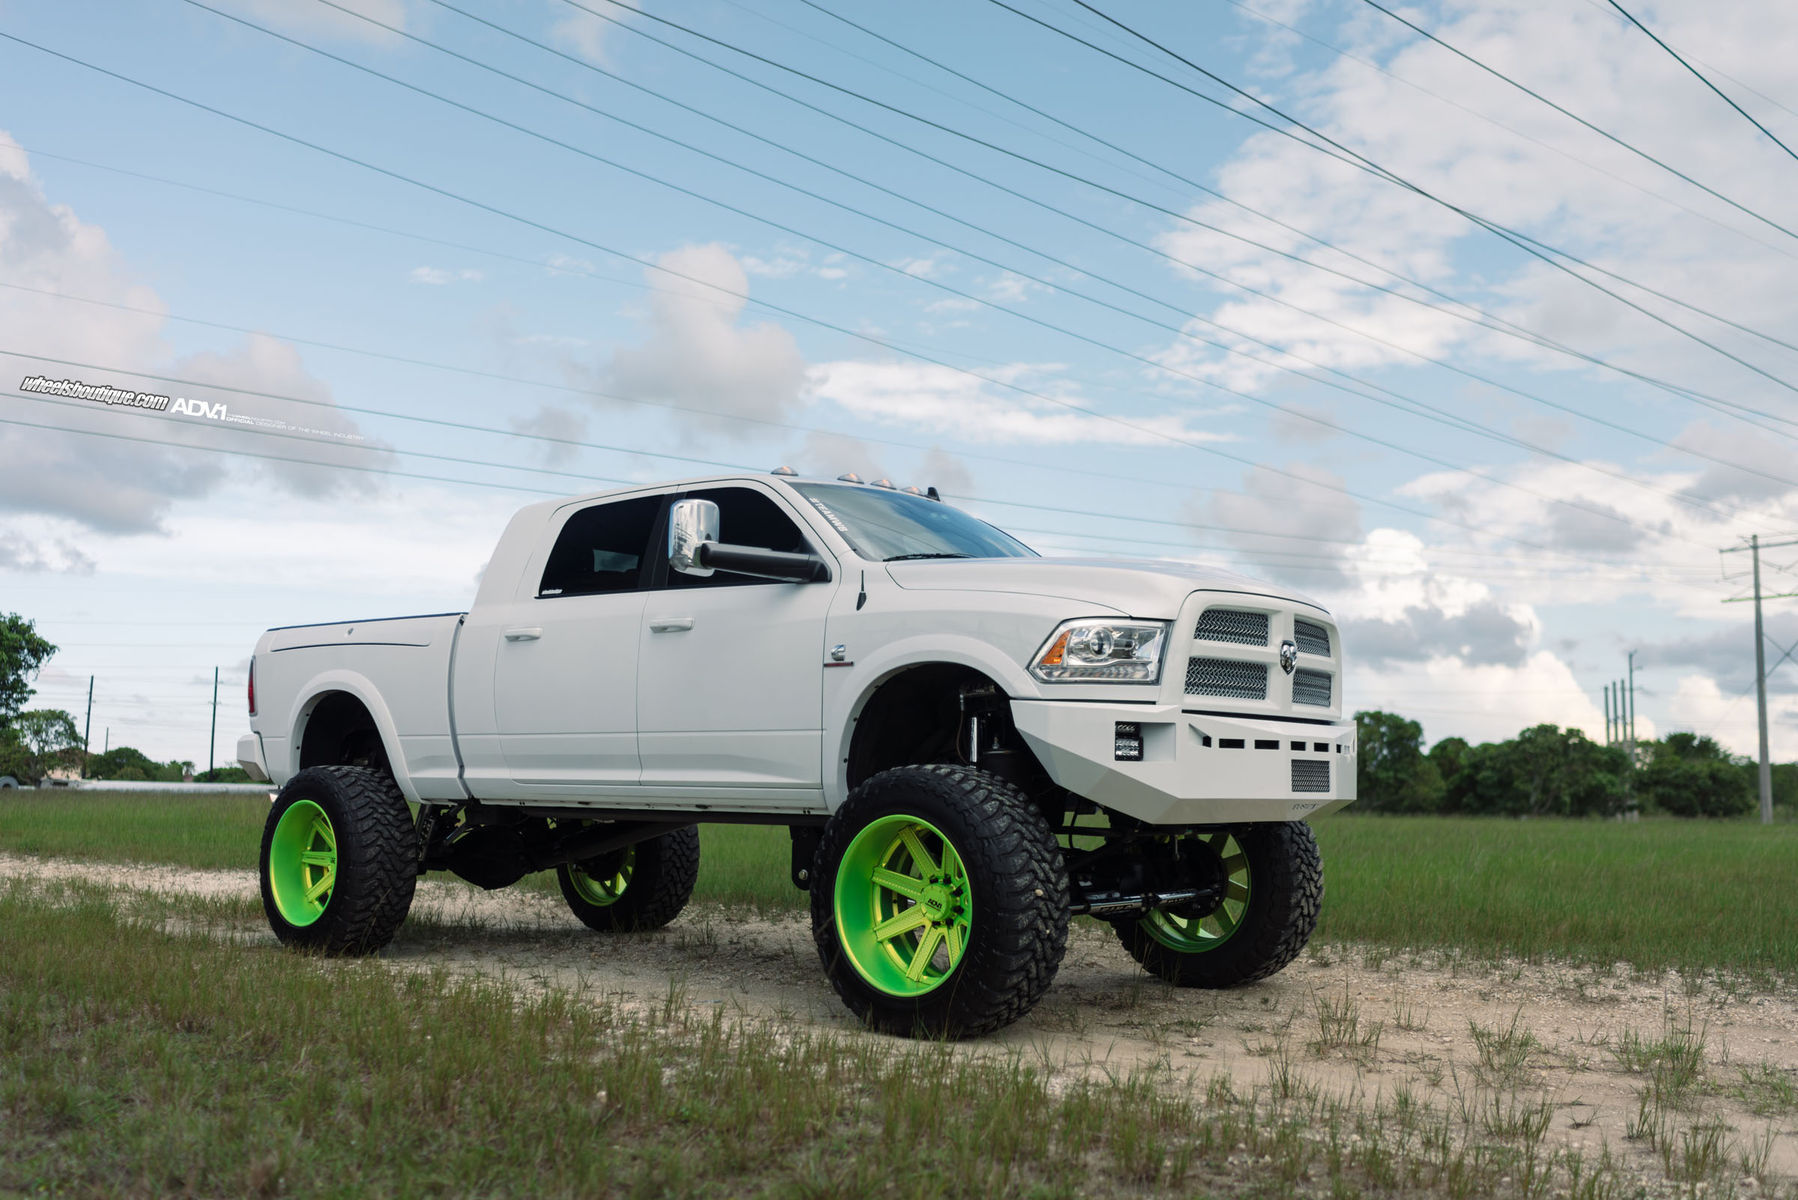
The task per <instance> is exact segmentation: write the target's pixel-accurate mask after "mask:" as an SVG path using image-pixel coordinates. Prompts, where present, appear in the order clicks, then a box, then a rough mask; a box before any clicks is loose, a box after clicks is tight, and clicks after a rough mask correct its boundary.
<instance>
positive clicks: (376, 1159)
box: [0, 881, 1732, 1200]
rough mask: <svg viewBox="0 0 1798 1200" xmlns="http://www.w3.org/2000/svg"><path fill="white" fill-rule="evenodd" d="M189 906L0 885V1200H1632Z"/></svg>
mask: <svg viewBox="0 0 1798 1200" xmlns="http://www.w3.org/2000/svg"><path fill="white" fill-rule="evenodd" d="M133 905H136V906H137V907H136V908H135V909H134V908H133ZM197 914H198V915H196V916H195V917H194V918H191V919H190V920H189V921H188V922H186V923H185V927H184V929H183V931H182V932H179V933H172V932H169V931H167V930H166V929H164V928H162V927H161V926H160V925H159V924H157V923H156V921H155V919H156V917H157V915H158V906H157V904H156V903H155V900H154V898H151V897H136V898H135V899H134V898H133V897H132V896H131V895H130V894H129V893H117V894H113V895H110V896H109V895H107V894H105V893H103V892H99V891H96V890H94V889H91V888H79V887H70V886H67V885H61V886H57V885H52V886H48V887H42V888H33V887H30V886H28V885H26V884H24V883H22V882H19V881H14V882H13V883H12V884H10V885H8V886H6V887H4V888H0V930H3V931H4V937H5V947H6V953H4V954H0V1062H3V1063H4V1064H5V1066H4V1069H3V1070H0V1127H4V1128H5V1129H6V1130H7V1136H6V1137H5V1138H4V1139H0V1195H94V1196H165V1195H171V1194H180V1195H201V1196H208V1195H232V1196H252V1195H254V1196H285V1195H295V1196H311V1195H321V1196H323V1195H330V1196H342V1195H392V1196H428V1195H481V1196H512V1195H529V1196H577V1195H578V1196H582V1197H591V1196H607V1197H636V1196H642V1197H661V1196H683V1197H685V1196H717V1197H726V1196H731V1197H734V1196H751V1197H754V1196H769V1197H774V1196H779V1197H793V1196H798V1197H837V1196H858V1197H859V1196H891V1197H918V1198H926V1197H970V1198H972V1197H981V1198H984V1197H999V1196H1007V1197H1009V1196H1017V1197H1030V1198H1039V1200H1050V1198H1054V1197H1074V1196H1084V1197H1127V1196H1144V1195H1162V1194H1182V1195H1254V1196H1264V1197H1288V1196H1290V1197H1322V1196H1332V1197H1334V1196H1360V1195H1400V1194H1420V1193H1421V1194H1428V1195H1432V1196H1440V1197H1445V1198H1452V1200H1461V1198H1463V1197H1471V1196H1490V1195H1500V1196H1507V1197H1510V1196H1515V1197H1520V1198H1524V1200H1548V1198H1549V1197H1553V1196H1567V1197H1570V1198H1572V1200H1623V1198H1624V1197H1627V1196H1629V1195H1630V1194H1631V1193H1632V1191H1633V1189H1632V1188H1631V1187H1630V1186H1629V1180H1628V1178H1627V1176H1626V1175H1625V1174H1624V1173H1623V1172H1622V1171H1621V1170H1620V1169H1619V1168H1618V1167H1617V1166H1616V1165H1615V1164H1614V1163H1613V1161H1612V1159H1611V1156H1610V1154H1609V1153H1608V1151H1607V1152H1606V1153H1604V1154H1603V1155H1602V1156H1595V1155H1590V1154H1585V1153H1582V1152H1581V1151H1579V1150H1577V1149H1571V1148H1568V1147H1564V1146H1562V1147H1557V1146H1553V1145H1551V1144H1549V1143H1548V1142H1547V1140H1546V1139H1545V1132H1546V1130H1547V1122H1546V1121H1545V1120H1537V1119H1534V1118H1532V1119H1530V1120H1527V1121H1519V1120H1511V1119H1503V1120H1500V1119H1495V1118H1493V1117H1491V1116H1489V1115H1487V1114H1484V1113H1483V1112H1475V1111H1472V1110H1466V1109H1465V1108H1464V1111H1462V1112H1460V1113H1459V1114H1458V1115H1457V1114H1455V1113H1452V1112H1450V1111H1446V1110H1432V1109H1428V1108H1424V1107H1420V1106H1419V1105H1417V1104H1416V1103H1415V1102H1414V1101H1413V1100H1408V1099H1404V1098H1399V1097H1394V1098H1393V1099H1392V1100H1390V1101H1376V1102H1375V1103H1374V1104H1373V1105H1372V1106H1371V1107H1363V1106H1360V1105H1359V1104H1356V1103H1354V1102H1352V1101H1349V1100H1345V1099H1344V1098H1341V1097H1333V1096H1331V1095H1328V1094H1325V1093H1324V1092H1322V1091H1320V1090H1319V1089H1317V1088H1316V1087H1314V1086H1309V1085H1301V1084H1299V1083H1298V1082H1296V1079H1295V1078H1294V1077H1293V1076H1291V1075H1290V1074H1288V1075H1285V1076H1283V1077H1282V1079H1283V1082H1276V1083H1274V1084H1271V1085H1269V1086H1267V1087H1264V1088H1255V1089H1250V1090H1248V1091H1246V1092H1243V1091H1238V1090H1236V1089H1235V1088H1233V1086H1232V1085H1231V1084H1230V1083H1229V1081H1228V1080H1227V1079H1224V1078H1223V1077H1214V1078H1213V1079H1212V1080H1210V1081H1209V1082H1208V1083H1206V1084H1199V1085H1194V1086H1192V1087H1189V1088H1173V1087H1170V1086H1169V1085H1168V1082H1167V1080H1166V1078H1164V1077H1163V1075H1162V1074H1161V1073H1160V1071H1159V1069H1157V1068H1155V1067H1152V1066H1151V1067H1145V1068H1142V1069H1140V1070H1136V1071H1133V1072H1130V1073H1128V1074H1122V1075H1119V1074H1115V1073H1111V1072H1105V1073H1094V1074H1090V1075H1075V1076H1073V1077H1068V1076H1062V1077H1061V1078H1060V1079H1058V1080H1057V1081H1056V1082H1055V1084H1054V1086H1051V1081H1050V1078H1049V1076H1048V1075H1047V1073H1046V1072H1045V1071H1044V1070H1043V1069H1042V1068H1041V1067H1040V1066H1039V1065H1038V1064H1037V1063H1036V1062H1035V1061H1034V1057H1033V1056H1031V1055H1027V1054H1025V1053H1022V1052H1016V1053H1007V1052H1000V1051H992V1052H989V1053H968V1052H965V1051H964V1050H962V1049H958V1048H956V1047H951V1046H943V1045H933V1044H930V1043H917V1042H904V1041H900V1040H896V1039H892V1038H885V1037H874V1036H867V1035H862V1036H844V1035H838V1034H832V1033H829V1032H820V1031H816V1030H807V1029H805V1028H803V1027H798V1028H795V1027H791V1026H787V1025H779V1024H775V1025H763V1024H758V1023H753V1022H738V1021H732V1020H728V1019H727V1018H726V1017H725V1015H724V1014H723V1012H722V1011H721V1010H718V1009H702V1008H699V1007H696V1006H690V1005H688V1004H686V1003H685V1002H684V1000H683V998H682V997H681V995H680V994H679V993H678V991H674V990H671V991H670V993H669V995H668V997H667V999H666V1001H665V1002H663V1003H661V1004H658V1005H656V1006H654V1007H652V1008H650V1009H649V1010H648V1011H643V1010H638V1011H636V1012H634V1013H633V1012H627V1011H624V1010H622V1009H620V1008H618V1007H616V1006H613V1005H611V1004H609V1003H605V1002H600V1003H594V1002H592V1001H591V999H589V998H582V999H576V998H573V997H571V996H570V995H569V994H568V993H564V992H558V991H554V990H552V991H549V992H546V993H520V992H518V991H515V990H507V989H506V988H503V987H502V986H501V985H499V984H498V983H494V982H491V981H484V980H478V979H477V980H469V979H465V978H464V979H456V978H452V977H451V976H449V975H447V974H445V973H416V972H414V973H407V972H404V971H397V970H392V969H389V968H388V967H387V966H385V965H384V964H383V963H382V962H381V961H380V960H362V961H353V960H352V961H344V960H337V961H325V960H320V959H317V958H312V957H309V956H306V955H300V954H293V953H286V952H283V951H281V950H278V949H276V948H275V947H273V946H257V947H245V946H244V945H242V944H238V943H234V942H233V941H231V940H229V933H230V929H231V923H230V922H229V921H217V920H214V921H212V922H211V923H210V924H209V918H208V910H207V909H206V908H205V906H204V905H202V906H200V907H199V908H198V909H197ZM214 916H216V914H214ZM215 933H222V934H225V935H226V936H225V937H222V938H221V937H218V936H213V935H214V934H215ZM1532 1111H1534V1110H1532ZM1543 1111H1546V1110H1543ZM1727 1175H1728V1164H1727V1163H1724V1164H1723V1165H1722V1166H1721V1167H1720V1168H1719V1169H1717V1170H1710V1169H1707V1170H1706V1172H1705V1173H1704V1174H1703V1175H1702V1176H1698V1175H1694V1176H1692V1179H1691V1182H1694V1183H1696V1184H1697V1185H1698V1186H1700V1187H1704V1186H1710V1185H1713V1184H1717V1183H1725V1184H1727V1183H1729V1182H1732V1181H1731V1180H1729V1179H1727V1178H1726V1176H1727ZM1711 1194H1712V1195H1726V1194H1727V1192H1724V1191H1713V1192H1712V1193H1711Z"/></svg>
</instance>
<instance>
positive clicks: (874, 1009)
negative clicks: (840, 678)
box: [810, 764, 1068, 1038]
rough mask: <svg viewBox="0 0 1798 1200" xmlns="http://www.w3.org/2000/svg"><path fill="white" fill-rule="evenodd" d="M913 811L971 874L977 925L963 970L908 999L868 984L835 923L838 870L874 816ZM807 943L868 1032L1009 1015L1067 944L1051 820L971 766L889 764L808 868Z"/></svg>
mask: <svg viewBox="0 0 1798 1200" xmlns="http://www.w3.org/2000/svg"><path fill="white" fill-rule="evenodd" d="M892 813H906V814H910V815H915V816H918V817H921V818H923V819H925V820H927V821H929V822H931V823H932V824H934V825H936V826H937V828H939V829H941V830H942V831H943V832H944V833H945V834H947V835H948V836H949V837H950V839H951V840H952V841H953V843H954V845H955V849H956V852H957V853H958V854H959V855H960V856H961V858H962V861H963V863H964V864H965V865H966V867H967V869H968V878H969V882H970V885H971V886H972V889H973V900H974V925H973V929H972V932H971V934H970V937H969V941H968V947H967V950H966V952H965V953H964V954H963V957H962V959H961V962H960V965H959V966H958V967H957V968H956V971H955V973H954V974H953V975H951V976H950V977H949V978H948V979H947V980H945V981H944V983H943V984H942V985H941V986H940V987H938V988H936V989H935V990H934V991H931V992H929V993H926V994H925V995H922V996H916V997H898V996H892V995H888V994H887V993H885V992H881V991H878V990H876V989H875V988H873V987H871V986H870V985H869V984H868V983H867V982H866V981H865V980H864V979H863V978H862V977H861V975H860V973H859V972H857V970H856V969H855V967H854V966H853V964H852V963H851V962H850V961H849V959H848V957H847V956H846V955H845V954H844V953H843V950H842V947H841V944H840V942H839V940H838V934H837V928H836V901H835V896H836V877H837V867H838V864H839V863H840V861H841V859H842V857H843V853H844V851H845V850H846V849H847V847H848V845H849V843H850V841H851V839H853V838H854V837H855V835H856V834H857V833H858V832H860V831H861V829H862V828H863V827H864V826H865V825H867V824H868V823H869V822H871V821H872V820H873V819H874V818H876V817H880V816H885V815H888V814H892ZM810 891H811V900H812V938H813V941H814V942H815V943H816V944H817V947H818V957H819V958H820V959H821V960H822V962H823V964H824V970H825V974H826V975H827V976H828V977H829V978H830V982H831V986H832V987H833V988H835V989H836V992H837V995H838V996H840V997H841V998H842V1000H843V1003H844V1004H846V1005H847V1006H848V1007H849V1010H850V1011H851V1012H853V1013H855V1015H856V1016H858V1017H860V1018H861V1019H862V1020H863V1021H864V1022H865V1023H866V1024H867V1025H869V1026H870V1027H871V1028H874V1029H877V1030H880V1031H882V1032H885V1033H892V1034H899V1035H902V1036H923V1037H936V1038H964V1037H974V1036H978V1035H980V1034H985V1033H991V1032H992V1031H994V1030H996V1029H1000V1028H1002V1027H1004V1026H1006V1025H1009V1024H1011V1023H1012V1022H1013V1021H1016V1020H1017V1019H1018V1018H1019V1017H1022V1016H1023V1015H1024V1014H1025V1013H1027V1012H1029V1011H1030V1009H1031V1008H1032V1007H1034V1006H1035V1005H1036V1003H1037V1001H1039V1000H1041V999H1042V997H1043V993H1045V992H1047V991H1048V990H1049V985H1050V984H1051V983H1052V982H1053V981H1054V979H1055V973H1056V971H1057V970H1058V969H1059V968H1060V966H1061V959H1062V956H1063V954H1064V953H1066V950H1067V940H1068V872H1067V865H1066V861H1065V859H1064V857H1063V854H1062V850H1061V847H1060V846H1059V845H1057V844H1056V841H1055V835H1054V833H1053V832H1052V831H1051V830H1050V828H1049V825H1048V822H1047V821H1045V820H1044V819H1043V816H1042V814H1041V813H1040V812H1039V811H1038V810H1037V808H1036V806H1035V805H1033V804H1032V803H1031V802H1030V801H1029V800H1028V799H1027V798H1026V797H1025V796H1024V794H1023V793H1022V792H1021V791H1019V790H1018V789H1017V788H1015V787H1013V786H1012V785H1011V784H1009V783H1007V782H1006V781H1004V780H1003V779H1000V778H999V777H998V776H995V775H991V774H988V773H987V772H985V771H980V770H976V769H973V768H970V767H963V766H956V765H949V764H932V765H927V766H905V767H895V768H893V769H891V770H887V771H882V772H881V773H879V774H878V775H875V776H873V777H872V778H870V779H868V780H866V781H865V782H864V783H862V784H861V786H859V787H857V788H856V789H855V790H854V791H853V792H851V793H850V795H849V799H848V800H846V801H845V802H844V804H843V806H842V807H841V808H839V809H838V810H837V811H836V813H835V814H833V815H832V816H831V819H830V821H829V823H828V824H826V825H825V827H824V835H823V837H822V838H821V839H820V841H819V844H818V851H817V855H816V857H815V859H814V861H813V867H812V886H811V889H810Z"/></svg>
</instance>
